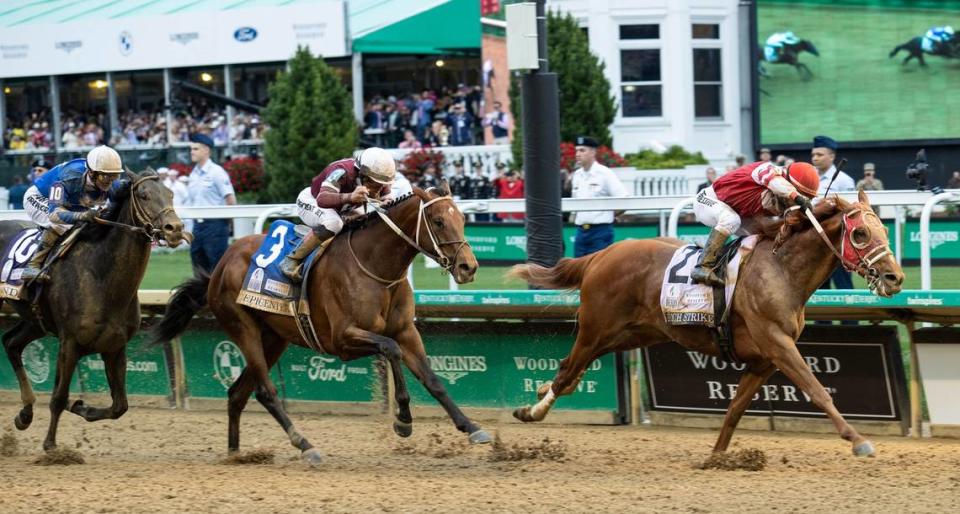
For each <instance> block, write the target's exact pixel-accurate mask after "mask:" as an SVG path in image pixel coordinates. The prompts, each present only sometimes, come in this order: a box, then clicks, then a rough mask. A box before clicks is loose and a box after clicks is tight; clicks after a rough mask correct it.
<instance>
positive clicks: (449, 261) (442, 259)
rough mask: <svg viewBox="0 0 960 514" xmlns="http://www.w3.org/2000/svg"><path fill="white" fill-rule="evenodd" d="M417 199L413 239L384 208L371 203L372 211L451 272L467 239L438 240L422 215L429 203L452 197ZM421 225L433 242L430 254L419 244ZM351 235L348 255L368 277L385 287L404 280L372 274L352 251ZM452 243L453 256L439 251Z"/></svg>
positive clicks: (348, 239)
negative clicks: (415, 227)
mask: <svg viewBox="0 0 960 514" xmlns="http://www.w3.org/2000/svg"><path fill="white" fill-rule="evenodd" d="M419 200H420V207H419V208H418V211H417V231H416V234H415V235H414V238H413V239H411V238H410V236H408V235H407V234H405V233H404V232H403V229H401V228H400V227H398V226H397V224H396V223H394V222H393V220H392V219H390V217H389V216H387V215H386V211H385V210H383V209H381V208H380V207H379V206H377V205H372V206H373V208H374V212H376V213H377V215H378V216H380V219H382V220H383V222H384V223H386V224H387V226H388V227H390V229H391V230H393V232H394V233H396V234H397V235H398V236H400V237H401V238H402V239H403V240H404V241H406V243H407V244H409V245H410V246H412V247H413V248H416V249H417V251H418V252H420V253H422V254H424V255H426V256H427V257H429V258H431V259H433V260H434V261H436V263H437V264H439V265H440V266H441V267H442V268H443V270H444V272H446V273H452V271H451V270H452V269H453V265H454V263H456V261H457V257H459V256H460V252H461V251H463V247H464V246H465V245H466V244H467V240H466V239H459V240H456V241H439V240H437V236H436V235H435V234H434V233H433V229H432V228H431V227H430V223H429V221H428V220H426V218H425V217H424V212H425V210H426V208H427V207H429V206H431V205H433V204H435V203H437V202H440V201H443V200H449V201H451V202H452V201H453V198H451V197H449V196H440V197H437V198H434V199H433V200H429V201H427V202H424V201H423V199H422V198H420V199H419ZM421 225H423V226H426V227H427V229H426V232H427V236H429V238H430V242H431V244H433V249H434V254H431V253H430V252H428V251H427V249H426V248H424V247H423V246H421V245H420V227H421ZM352 236H353V232H349V233H348V234H347V246H348V247H349V248H350V255H352V256H353V260H354V261H356V263H357V266H359V267H360V270H361V271H363V272H364V273H366V274H367V276H369V277H370V278H372V279H374V280H376V281H377V282H380V283H382V284H386V286H387V287H393V286H395V285H397V284H399V283H400V282H403V281H404V280H406V278H407V277H406V276H403V277H400V278H398V279H396V280H388V279H385V278H381V277H378V276H377V275H375V274H374V273H373V272H371V271H370V270H368V269H367V268H366V267H364V266H363V264H361V263H360V259H359V258H357V254H356V253H354V251H353V245H352V244H351V243H350V241H351V237H352ZM453 244H455V245H458V246H457V251H456V252H455V253H454V254H453V258H450V257H447V256H446V255H444V254H443V252H441V251H440V247H441V246H444V245H453Z"/></svg>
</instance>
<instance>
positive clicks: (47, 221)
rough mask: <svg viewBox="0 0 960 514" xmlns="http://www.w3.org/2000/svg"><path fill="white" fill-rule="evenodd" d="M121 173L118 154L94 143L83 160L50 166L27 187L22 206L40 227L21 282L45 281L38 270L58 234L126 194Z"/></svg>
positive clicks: (124, 181) (85, 220)
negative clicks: (33, 250) (94, 146)
mask: <svg viewBox="0 0 960 514" xmlns="http://www.w3.org/2000/svg"><path fill="white" fill-rule="evenodd" d="M122 174H123V163H122V162H121V160H120V154H118V153H117V152H116V151H115V150H114V149H113V148H110V147H107V146H98V147H96V148H94V149H93V150H91V151H90V153H88V154H87V157H86V158H85V159H73V160H72V161H67V162H64V163H61V164H59V165H57V166H54V167H53V168H51V169H50V171H47V172H46V173H44V174H43V175H41V176H40V178H38V179H37V180H36V182H35V183H34V185H33V186H32V187H30V188H29V189H27V192H26V193H25V194H24V208H25V210H26V211H27V214H28V215H30V218H31V219H32V220H33V221H34V222H36V223H37V225H39V226H40V227H42V228H43V229H44V230H43V235H42V237H41V238H40V246H39V248H38V249H37V253H35V254H34V255H33V258H32V259H31V260H30V262H29V263H28V264H27V267H26V268H24V269H23V275H22V278H23V280H24V281H28V280H33V279H37V280H40V281H43V280H47V279H48V278H49V277H47V276H46V275H45V274H43V273H41V272H40V269H41V267H42V266H43V262H44V260H45V259H46V257H47V254H49V253H50V250H52V249H53V248H54V247H55V246H56V243H57V239H58V238H59V237H60V234H63V233H64V232H66V231H67V230H68V229H69V228H70V227H72V226H73V225H74V224H75V223H78V222H81V221H83V222H87V221H91V220H93V219H94V218H95V217H97V214H98V213H99V210H98V208H99V207H102V206H103V205H105V204H106V203H107V202H115V201H116V200H117V199H119V198H120V197H121V196H122V195H124V194H126V192H127V191H128V190H129V186H130V184H129V182H128V181H126V180H121V179H120V176H121V175H122Z"/></svg>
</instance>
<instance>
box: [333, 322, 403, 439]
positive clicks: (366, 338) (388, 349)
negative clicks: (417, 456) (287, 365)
mask: <svg viewBox="0 0 960 514" xmlns="http://www.w3.org/2000/svg"><path fill="white" fill-rule="evenodd" d="M336 340H337V341H339V342H340V343H341V344H342V348H341V353H340V355H339V356H340V358H341V359H342V360H352V359H354V358H359V357H366V356H368V355H374V354H379V355H383V356H384V357H385V358H386V359H387V361H388V362H389V363H390V369H391V371H392V372H393V385H394V388H395V389H396V393H395V395H394V396H395V398H396V401H397V412H396V419H395V420H394V422H393V431H394V432H396V433H397V435H399V436H400V437H410V434H412V433H413V416H411V415H410V392H409V391H408V390H407V381H406V379H405V378H404V377H403V369H402V368H401V367H400V359H401V357H402V356H403V355H402V354H403V352H401V351H400V345H399V344H397V341H395V340H393V339H390V338H389V337H385V336H382V335H379V334H374V333H373V332H370V331H368V330H363V329H362V328H359V327H357V326H351V327H349V328H347V329H346V330H344V332H343V334H342V335H341V336H340V337H339V338H336Z"/></svg>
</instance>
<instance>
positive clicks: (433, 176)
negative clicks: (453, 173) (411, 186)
mask: <svg viewBox="0 0 960 514" xmlns="http://www.w3.org/2000/svg"><path fill="white" fill-rule="evenodd" d="M440 180H441V179H440V171H439V170H438V169H437V165H436V164H434V162H433V161H429V162H427V164H426V165H425V166H424V168H423V176H421V177H420V181H419V182H418V183H417V187H419V188H420V189H429V188H431V187H438V186H440Z"/></svg>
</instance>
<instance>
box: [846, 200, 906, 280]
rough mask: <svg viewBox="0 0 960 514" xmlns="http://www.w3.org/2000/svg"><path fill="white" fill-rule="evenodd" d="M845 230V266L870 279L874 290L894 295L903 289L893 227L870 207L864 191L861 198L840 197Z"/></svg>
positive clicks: (901, 272) (901, 270) (901, 271)
mask: <svg viewBox="0 0 960 514" xmlns="http://www.w3.org/2000/svg"><path fill="white" fill-rule="evenodd" d="M840 202H841V203H840V204H839V207H840V209H841V210H842V211H843V230H842V232H841V233H842V240H841V242H840V254H841V255H842V256H843V258H842V261H843V265H844V267H846V268H847V269H850V270H854V271H856V272H857V273H858V274H860V276H862V277H863V278H865V279H866V280H867V283H868V284H869V286H870V289H871V290H874V291H876V292H877V294H879V295H880V296H885V297H890V296H893V295H895V294H897V293H899V292H900V289H901V286H902V285H903V278H904V277H903V269H901V268H900V265H899V264H897V260H896V259H895V258H894V256H893V252H891V251H890V240H889V233H888V232H889V231H888V230H887V227H885V226H884V225H883V222H881V221H880V217H879V216H877V215H876V214H875V213H874V212H873V209H871V208H870V198H869V197H868V196H867V193H866V192H864V191H860V195H859V201H858V202H854V203H846V202H843V201H842V200H840Z"/></svg>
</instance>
